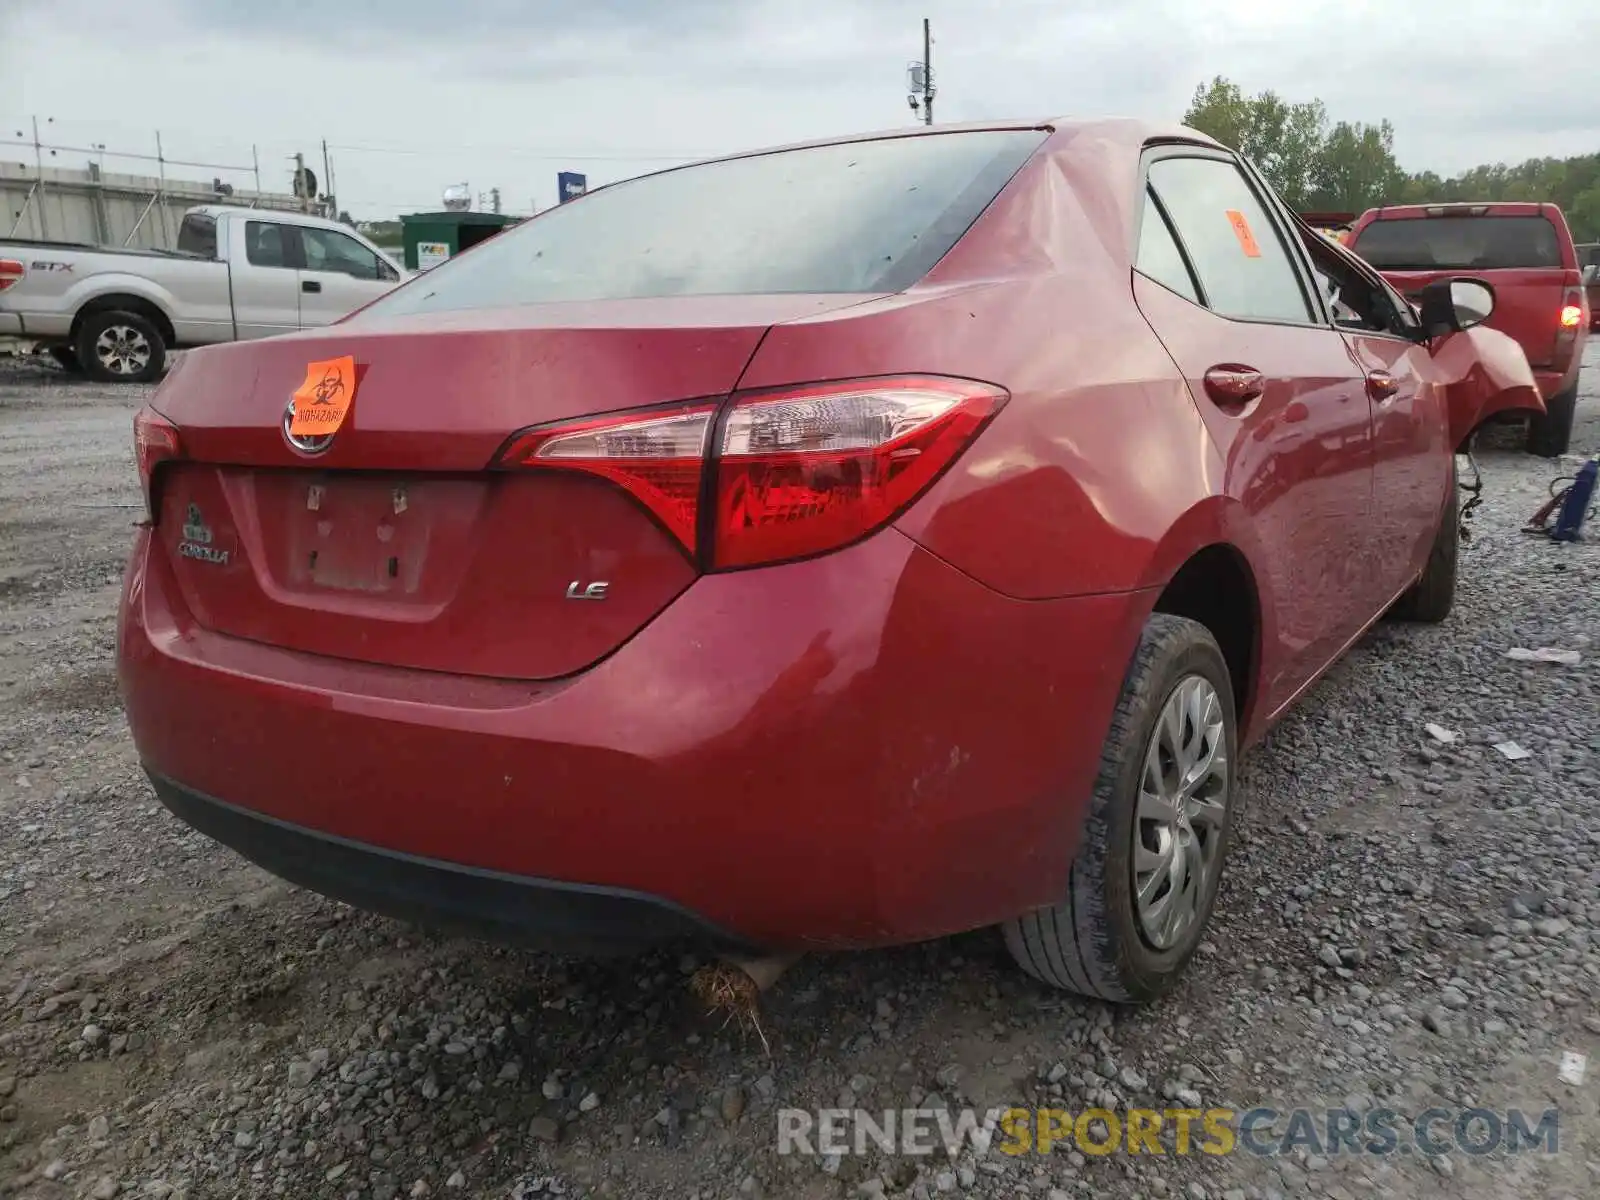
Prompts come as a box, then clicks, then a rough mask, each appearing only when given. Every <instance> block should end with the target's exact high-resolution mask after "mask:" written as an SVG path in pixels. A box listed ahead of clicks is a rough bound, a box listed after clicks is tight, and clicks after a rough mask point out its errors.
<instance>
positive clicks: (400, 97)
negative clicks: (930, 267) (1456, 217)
mask: <svg viewBox="0 0 1600 1200" xmlns="http://www.w3.org/2000/svg"><path fill="white" fill-rule="evenodd" d="M1591 5H1592V0H1521V2H1520V3H1519V4H1517V5H1516V6H1515V9H1514V10H1513V9H1512V7H1511V6H1510V5H1508V4H1507V3H1506V2H1505V0H1411V2H1410V3H1405V4H1393V3H1390V4H1383V5H1380V4H1377V3H1373V2H1371V0H1342V2H1339V3H1335V2H1334V0H1305V2H1303V3H1300V4H1297V5H1294V6H1288V5H1283V4H1279V3H1266V2H1265V0H1189V2H1187V3H1180V2H1178V0H1122V3H1120V4H1117V5H1111V4H1105V3H1074V2H1069V0H1053V2H1052V0H990V2H988V3H984V2H982V0H921V2H919V3H912V2H910V0H806V2H803V3H795V2H792V0H766V2H765V3H760V2H758V3H742V4H741V3H737V0H654V2H650V0H587V2H586V3H578V4H570V5H568V4H558V3H555V2H554V0H456V2H455V3H454V4H441V3H438V2H437V0H429V2H428V3H422V2H421V0H322V2H321V3H312V2H310V0H294V2H284V0H280V2H279V3H276V4H268V3H265V0H256V2H249V3H247V2H244V0H231V2H224V0H144V2H143V3H141V4H138V5H125V6H115V5H105V4H103V3H100V2H99V0H93V2H91V0H0V136H6V137H9V136H10V135H11V134H12V133H15V132H17V131H18V130H22V131H23V132H25V133H26V132H27V128H26V125H25V122H26V120H27V119H28V118H29V117H30V116H32V115H35V114H37V115H38V116H40V117H41V118H42V119H43V118H54V120H53V122H51V123H50V124H49V126H48V128H49V130H50V133H51V136H52V137H53V138H55V139H56V140H58V141H61V142H66V143H70V144H72V145H80V146H87V145H90V144H91V143H96V142H103V143H106V144H107V145H108V146H109V147H110V148H111V149H112V150H133V151H142V152H151V151H153V149H154V130H156V129H158V128H159V129H160V130H161V131H162V138H163V145H164V148H165V151H166V153H167V155H168V156H169V157H172V158H189V159H197V160H206V161H212V160H215V161H218V162H224V163H229V164H238V165H248V164H249V162H250V155H251V146H252V144H255V145H257V147H258V149H259V154H260V159H261V163H262V171H263V175H264V178H265V180H266V182H267V184H268V186H272V187H278V188H282V187H284V186H285V185H286V182H287V178H288V156H289V155H290V154H292V153H293V152H294V151H295V150H301V151H304V152H305V153H306V154H307V155H308V158H309V159H310V161H311V162H312V163H313V165H315V166H320V162H321V141H322V139H323V138H326V139H327V140H328V142H329V143H330V144H331V145H332V146H333V147H334V150H333V158H334V171H335V177H336V180H337V183H338V185H339V190H340V193H341V199H342V201H343V203H344V205H345V207H347V208H350V209H352V211H354V212H355V213H356V214H357V215H358V216H380V215H388V214H392V213H395V212H398V211H408V210H415V209H419V208H431V207H435V206H436V205H437V202H438V196H439V192H440V190H441V189H442V188H443V186H444V185H445V184H447V183H451V182H454V181H456V180H460V179H466V180H468V181H469V182H471V184H472V185H473V187H474V188H475V189H478V190H486V189H487V188H488V187H490V186H491V185H494V186H498V187H500V188H501V190H502V193H503V195H504V197H505V201H506V204H507V206H508V207H509V208H511V209H513V210H521V211H526V210H527V209H528V208H529V207H530V206H531V205H532V204H533V203H534V202H535V201H537V203H538V204H539V206H540V207H543V206H546V205H549V204H550V203H552V202H553V201H554V199H555V173H556V171H557V170H558V169H562V168H571V169H575V170H584V171H587V173H588V174H589V176H590V178H591V180H592V181H593V182H595V183H599V182H603V181H606V180H608V179H614V178H618V177H621V176H625V175H631V174H637V173H639V172H640V171H643V170H648V169H650V168H651V167H653V166H658V165H663V163H664V162H667V161H673V160H675V159H678V158H681V157H683V156H691V157H692V156H700V155H707V154H715V153H719V152H722V151H726V150H734V149H743V148H747V147H751V146H759V145H764V144H771V143H777V142H786V141H794V140H799V139H803V138H809V137H818V136H826V135H829V134H833V133H839V132H848V131H857V130H863V129H873V128H882V127H886V126H895V125H901V124H905V123H907V122H909V121H910V120H912V116H911V113H910V110H909V109H908V108H907V106H906V103H905V94H904V83H903V79H904V71H905V66H906V64H907V63H908V62H909V61H911V60H912V59H914V58H916V57H918V56H919V55H920V52H921V18H922V17H923V16H924V15H927V16H929V17H931V18H932V20H933V22H934V36H935V46H934V66H935V70H936V74H937V77H938V82H939V96H938V99H937V103H936V109H935V112H936V115H937V116H938V118H939V119H940V120H941V121H943V120H962V119H986V118H990V117H996V116H1047V115H1062V114H1072V115H1083V116H1093V115H1107V114H1116V115H1128V116H1143V117H1149V118H1154V119H1160V120H1173V119H1176V118H1177V117H1178V116H1179V115H1180V114H1181V113H1182V111H1183V109H1184V107H1185V106H1186V104H1187V102H1188V99H1189V97H1190V95H1191V94H1192V92H1193V91H1194V88H1195V86H1196V85H1197V84H1198V83H1200V82H1201V81H1203V80H1206V79H1209V78H1210V77H1211V76H1213V75H1217V74H1223V75H1227V76H1229V77H1230V78H1232V79H1234V80H1235V81H1237V82H1238V83H1239V84H1240V85H1241V86H1243V87H1244V88H1245V89H1246V90H1248V91H1258V90H1260V89H1262V88H1269V87H1270V88H1273V89H1275V90H1277V91H1279V92H1280V93H1281V94H1283V95H1284V96H1285V97H1287V98H1289V99H1291V100H1299V99H1309V98H1312V97H1320V98H1321V99H1322V100H1323V101H1324V102H1325V103H1326V104H1327V106H1328V110H1329V113H1330V115H1331V116H1333V117H1334V118H1335V119H1348V120H1360V121H1376V120H1380V119H1383V118H1385V117H1387V118H1389V119H1390V120H1391V121H1393V123H1394V125H1395V128H1396V131H1397V147H1396V149H1397V151H1398V153H1399V156H1400V159H1401V162H1402V164H1403V165H1405V166H1406V167H1408V168H1411V169H1421V168H1424V167H1426V168H1431V169H1434V170H1438V171H1441V172H1446V173H1448V172H1450V171H1453V170H1460V169H1463V168H1465V167H1469V166H1472V165H1475V164H1477V163H1479V162H1483V161H1493V160H1499V159H1504V160H1520V159H1522V158H1526V157H1530V156H1533V155H1539V154H1576V153H1582V152H1588V151H1592V150H1593V149H1594V147H1595V146H1596V145H1597V144H1600V100H1597V99H1596V97H1597V96H1600V93H1597V92H1596V85H1595V75H1594V64H1595V63H1596V62H1597V61H1600V22H1597V21H1595V20H1594V19H1593V10H1592V6H1591ZM5 126H9V128H6V127H5ZM4 153H6V155H7V156H8V157H9V156H11V155H13V154H15V155H19V156H20V155H22V154H23V152H21V151H18V150H16V149H14V148H9V147H8V148H5V150H4ZM81 157H82V156H81V155H80V156H78V158H81ZM58 161H62V162H73V161H76V159H74V158H73V157H72V156H70V155H65V156H58ZM114 163H115V160H113V159H110V158H108V159H107V164H108V166H111V165H113V164H114ZM124 165H125V166H126V167H129V168H131V166H132V164H124ZM195 173H196V174H200V173H201V172H195ZM230 178H234V179H236V180H239V181H241V182H244V181H247V180H246V179H244V178H241V177H240V176H237V175H235V176H231V177H230Z"/></svg>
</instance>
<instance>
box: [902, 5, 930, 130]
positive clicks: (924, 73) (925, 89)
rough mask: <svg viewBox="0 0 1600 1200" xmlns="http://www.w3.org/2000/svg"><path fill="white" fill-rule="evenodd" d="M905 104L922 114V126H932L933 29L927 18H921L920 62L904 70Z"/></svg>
mask: <svg viewBox="0 0 1600 1200" xmlns="http://www.w3.org/2000/svg"><path fill="white" fill-rule="evenodd" d="M906 91H907V93H908V94H907V96H906V103H908V104H910V105H911V111H912V112H914V113H917V112H920V113H921V114H922V123H923V124H924V125H932V124H933V93H934V86H933V27H932V24H931V22H929V20H928V18H927V17H923V18H922V60H921V61H920V62H914V63H911V64H910V65H909V66H908V67H907V68H906Z"/></svg>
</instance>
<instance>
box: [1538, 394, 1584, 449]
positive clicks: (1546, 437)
mask: <svg viewBox="0 0 1600 1200" xmlns="http://www.w3.org/2000/svg"><path fill="white" fill-rule="evenodd" d="M1544 407H1545V411H1544V415H1543V416H1539V415H1535V416H1533V417H1531V418H1529V420H1528V442H1527V449H1528V453H1529V454H1537V455H1539V456H1540V457H1541V458H1556V457H1558V456H1560V455H1562V454H1565V453H1566V452H1567V447H1568V446H1570V445H1571V444H1572V421H1573V418H1574V416H1576V414H1577V411H1578V384H1577V381H1576V380H1574V381H1573V384H1572V386H1571V387H1570V388H1568V389H1567V390H1566V391H1564V392H1562V393H1561V394H1560V395H1557V396H1551V397H1550V398H1549V399H1548V400H1546V401H1545V402H1544Z"/></svg>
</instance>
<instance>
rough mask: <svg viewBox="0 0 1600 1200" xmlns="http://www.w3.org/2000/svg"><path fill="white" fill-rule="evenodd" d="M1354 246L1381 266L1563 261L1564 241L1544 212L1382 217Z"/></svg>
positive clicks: (1488, 266)
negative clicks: (1519, 214)
mask: <svg viewBox="0 0 1600 1200" xmlns="http://www.w3.org/2000/svg"><path fill="white" fill-rule="evenodd" d="M1353 249H1354V250H1355V252H1356V253H1357V254H1359V255H1361V257H1362V258H1364V259H1366V260H1367V261H1368V262H1369V263H1371V264H1372V265H1373V266H1375V267H1377V268H1378V269H1379V270H1380V271H1434V270H1442V271H1471V270H1475V271H1492V270H1496V269H1499V268H1505V267H1557V268H1559V267H1560V266H1561V241H1560V239H1559V238H1558V237H1557V236H1556V227H1555V226H1554V225H1552V224H1551V223H1550V222H1549V221H1548V220H1546V219H1545V218H1544V217H1471V216H1462V217H1406V218H1401V219H1398V220H1392V219H1388V218H1383V219H1380V220H1376V221H1374V222H1372V224H1370V225H1368V226H1367V227H1366V228H1365V229H1363V230H1362V231H1361V236H1360V237H1358V238H1357V239H1356V243H1355V246H1354V247H1353Z"/></svg>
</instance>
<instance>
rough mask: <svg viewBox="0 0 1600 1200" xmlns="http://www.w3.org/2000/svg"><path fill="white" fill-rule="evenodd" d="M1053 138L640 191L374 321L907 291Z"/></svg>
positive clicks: (905, 151) (926, 138) (857, 145)
mask: <svg viewBox="0 0 1600 1200" xmlns="http://www.w3.org/2000/svg"><path fill="white" fill-rule="evenodd" d="M1046 136H1047V135H1046V133H1045V132H1044V131H1041V130H983V131H975V132H961V133H942V134H923V135H915V136H910V137H900V138H884V139H880V140H873V141H865V142H849V143H844V144H840V145H831V146H817V147H811V148H808V149H800V150H783V151H776V152H773V153H770V154H760V155H754V156H752V157H749V158H737V159H728V160H724V161H721V162H713V163H702V164H699V165H696V166H690V167H683V168H680V169H678V170H674V171H666V172H662V173H660V174H656V175H648V176H644V177H642V178H639V179H633V180H628V181H626V182H624V183H619V184H614V185H612V186H610V187H606V188H603V189H600V190H598V191H595V192H591V193H589V194H588V195H586V196H582V197H580V198H578V199H576V200H573V201H571V202H569V203H566V204H561V205H558V206H557V207H556V208H554V209H552V210H550V211H548V212H545V213H543V214H541V215H540V216H538V217H537V218H535V219H534V220H531V221H527V222H525V223H523V224H522V225H519V226H517V227H516V228H513V229H510V230H507V231H506V232H505V233H502V234H500V235H498V236H497V237H494V238H492V239H491V240H489V241H488V242H485V243H484V244H483V245H481V246H477V247H474V248H473V251H472V253H471V254H467V255H463V256H462V257H461V258H458V259H452V260H450V261H449V262H446V263H443V264H441V265H440V266H438V267H435V268H434V269H433V270H432V271H430V272H428V275H427V277H426V281H425V282H419V283H418V284H417V285H416V286H413V287H407V288H402V289H400V290H398V291H396V292H394V293H393V294H392V295H390V296H388V297H385V298H384V299H382V300H380V301H378V302H377V303H376V304H374V305H372V306H370V307H369V308H368V309H367V310H366V312H367V313H368V314H371V315H374V316H398V315H402V314H407V313H419V312H436V311H442V310H447V309H463V308H490V307H497V306H501V305H519V304H537V303H541V302H546V301H561V300H614V299H641V298H647V297H659V296H713V295H751V294H757V293H774V292H897V291H901V290H903V289H905V288H907V287H909V286H910V285H911V284H913V283H915V282H916V281H917V280H918V279H920V278H921V277H922V276H923V275H925V274H926V273H927V272H928V271H929V270H930V269H931V268H932V267H933V265H934V264H935V263H937V262H938V261H939V259H941V258H942V257H944V255H945V254H946V253H948V252H949V250H950V248H951V247H952V246H954V245H955V243H956V242H957V241H959V240H960V238H961V236H962V234H964V233H965V232H966V231H967V228H968V227H969V226H970V225H971V224H972V222H973V221H974V220H976V219H977V217H978V216H979V214H981V213H982V212H983V210H984V208H986V207H987V206H988V205H989V203H990V202H991V201H993V200H994V198H995V196H997V195H998V194H999V192H1000V190H1001V189H1002V188H1004V187H1005V185H1006V183H1007V182H1008V181H1009V180H1010V179H1011V177H1012V176H1013V175H1015V174H1016V172H1017V171H1018V169H1019V168H1021V166H1022V165H1023V163H1024V162H1026V161H1027V159H1028V157H1029V156H1030V155H1031V154H1032V153H1033V152H1034V150H1036V149H1037V148H1038V147H1039V145H1040V144H1041V143H1042V142H1043V141H1044V138H1045V137H1046Z"/></svg>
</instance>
